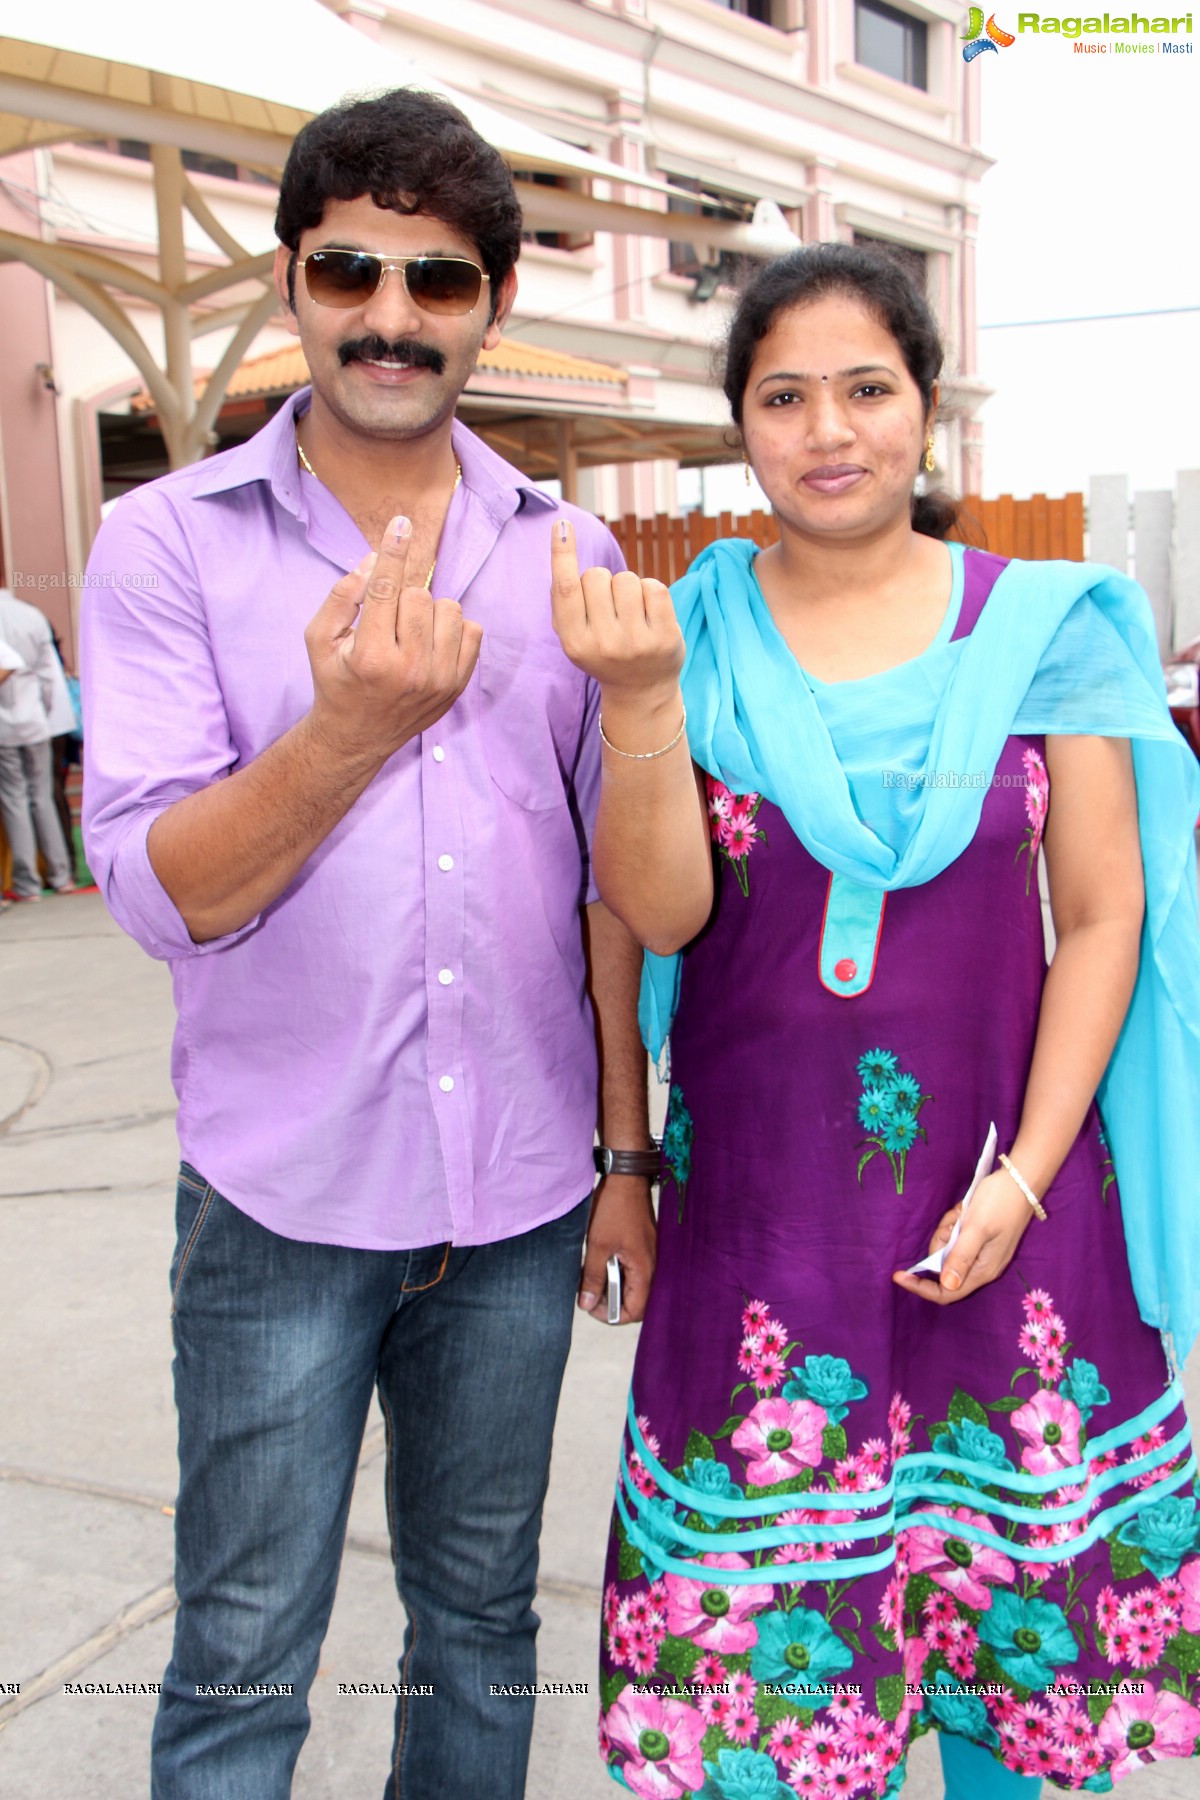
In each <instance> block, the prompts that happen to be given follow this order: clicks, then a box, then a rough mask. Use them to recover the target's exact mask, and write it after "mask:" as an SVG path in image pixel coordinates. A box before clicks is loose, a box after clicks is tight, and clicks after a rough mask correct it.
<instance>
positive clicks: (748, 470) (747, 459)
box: [742, 456, 750, 487]
mask: <svg viewBox="0 0 1200 1800" xmlns="http://www.w3.org/2000/svg"><path fill="white" fill-rule="evenodd" d="M742 461H743V463H744V464H745V467H746V486H747V487H749V486H750V458H749V457H748V456H744V457H743V458H742Z"/></svg>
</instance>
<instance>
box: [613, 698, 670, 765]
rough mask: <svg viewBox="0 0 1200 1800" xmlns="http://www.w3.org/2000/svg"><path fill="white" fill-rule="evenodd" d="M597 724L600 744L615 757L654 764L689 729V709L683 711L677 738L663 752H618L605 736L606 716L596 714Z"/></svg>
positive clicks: (665, 745)
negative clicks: (657, 757)
mask: <svg viewBox="0 0 1200 1800" xmlns="http://www.w3.org/2000/svg"><path fill="white" fill-rule="evenodd" d="M596 724H597V726H598V727H599V730H600V742H601V743H602V744H603V745H605V747H606V748H607V749H609V750H611V751H612V753H613V755H614V756H623V757H624V758H625V760H626V762H653V761H654V759H655V757H656V756H665V755H666V754H667V752H668V750H673V749H674V748H675V746H676V744H677V743H678V742H679V740H680V738H681V737H682V736H683V734H684V731H685V729H686V727H687V707H686V706H685V707H684V709H683V717H682V719H681V720H680V721H679V730H678V731H677V732H676V733H675V736H674V737H673V738H672V739H671V741H670V743H669V744H664V745H663V747H662V749H661V750H618V749H617V746H616V745H615V744H614V743H613V741H612V739H611V738H609V737H606V736H605V734H604V716H603V714H602V713H597V714H596Z"/></svg>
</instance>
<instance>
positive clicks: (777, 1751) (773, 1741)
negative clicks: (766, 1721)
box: [767, 1713, 801, 1764]
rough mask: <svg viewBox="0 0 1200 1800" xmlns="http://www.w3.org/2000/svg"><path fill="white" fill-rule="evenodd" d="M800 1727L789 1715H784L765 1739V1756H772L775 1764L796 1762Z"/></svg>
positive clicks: (797, 1720)
mask: <svg viewBox="0 0 1200 1800" xmlns="http://www.w3.org/2000/svg"><path fill="white" fill-rule="evenodd" d="M800 1733H801V1725H800V1721H799V1719H797V1718H793V1716H792V1714H791V1713H785V1714H784V1716H783V1718H782V1719H779V1720H778V1721H777V1722H776V1724H775V1726H774V1727H773V1729H772V1731H771V1735H770V1737H769V1738H768V1739H767V1755H768V1756H773V1757H774V1758H775V1761H776V1762H777V1763H781V1764H782V1763H790V1762H794V1761H795V1760H796V1756H797V1753H798V1750H799V1745H800Z"/></svg>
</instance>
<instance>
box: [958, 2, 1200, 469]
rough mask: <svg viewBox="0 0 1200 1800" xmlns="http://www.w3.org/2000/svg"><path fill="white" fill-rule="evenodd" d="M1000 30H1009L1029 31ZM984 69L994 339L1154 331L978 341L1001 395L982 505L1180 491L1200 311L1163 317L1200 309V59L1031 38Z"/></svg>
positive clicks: (1199, 374) (1194, 424)
mask: <svg viewBox="0 0 1200 1800" xmlns="http://www.w3.org/2000/svg"><path fill="white" fill-rule="evenodd" d="M1146 11H1147V12H1150V11H1151V9H1150V8H1147V9H1146ZM1064 16H1065V15H1064ZM997 22H998V23H999V24H1001V25H1006V26H1007V28H1008V29H1009V30H1012V29H1013V28H1014V26H1015V15H1014V16H1013V17H1008V16H1007V15H1006V14H1005V13H1004V12H999V13H998V15H997ZM1091 41H1093V42H1096V41H1099V42H1104V41H1106V40H1104V39H1099V40H1097V39H1093V40H1091ZM1107 41H1109V42H1115V41H1116V40H1115V39H1113V40H1107ZM1140 41H1145V40H1140ZM1176 41H1177V42H1180V43H1185V44H1195V43H1196V39H1195V38H1186V37H1183V36H1182V35H1181V36H1180V37H1179V38H1178V39H1177V40H1176ZM979 64H980V82H981V86H982V90H983V107H984V111H983V137H984V147H985V148H986V149H987V151H988V152H989V154H991V155H993V156H995V157H997V159H998V161H997V164H996V167H995V168H993V169H992V170H991V171H990V173H989V174H988V175H987V176H985V178H984V182H983V190H982V201H981V228H980V255H979V320H980V323H981V324H982V325H998V324H1006V323H1010V322H1015V321H1022V320H1037V319H1054V318H1064V317H1069V316H1075V315H1079V314H1097V313H1143V314H1150V315H1151V316H1145V317H1134V318H1125V319H1116V320H1106V321H1103V322H1100V323H1095V324H1087V325H1048V326H1037V327H1033V326H1024V327H1020V326H1017V327H1015V328H1012V329H1008V330H984V331H981V332H980V334H979V347H980V363H981V372H982V374H983V377H984V379H985V380H986V381H987V382H988V383H989V384H990V385H991V386H992V387H994V388H995V389H996V392H995V394H994V396H993V398H992V399H990V400H989V401H988V402H987V405H986V407H985V408H984V411H983V415H982V417H983V422H984V446H985V448H984V492H985V493H986V494H996V493H1004V492H1009V493H1016V494H1029V493H1033V492H1037V491H1042V492H1047V493H1063V492H1065V491H1066V490H1067V489H1070V488H1084V489H1086V485H1087V478H1088V476H1089V475H1091V474H1109V473H1116V472H1127V473H1128V474H1129V476H1130V483H1131V487H1135V488H1136V487H1143V488H1144V487H1167V486H1170V485H1172V482H1173V477H1174V472H1175V470H1176V469H1179V468H1197V467H1200V311H1193V312H1181V313H1175V314H1168V313H1165V312H1160V311H1157V309H1164V308H1169V307H1186V306H1191V307H1200V206H1198V205H1197V199H1196V180H1197V171H1198V168H1200V49H1197V50H1194V51H1193V53H1192V54H1191V55H1180V56H1174V55H1165V54H1163V53H1161V52H1158V53H1156V54H1153V55H1114V54H1113V53H1112V52H1111V51H1110V53H1109V54H1107V55H1080V54H1077V53H1075V52H1074V51H1073V49H1072V47H1071V44H1070V42H1069V41H1064V40H1057V41H1056V40H1055V39H1054V38H1052V37H1044V36H1039V37H1038V38H1036V39H1035V38H1032V37H1031V36H1030V35H1029V34H1027V33H1022V34H1021V35H1020V36H1019V37H1018V38H1017V42H1016V43H1015V44H1014V45H1013V46H1012V48H1011V49H1007V50H1001V51H1000V52H999V53H998V54H997V55H994V56H993V55H990V54H989V55H986V56H984V57H981V58H980V59H979Z"/></svg>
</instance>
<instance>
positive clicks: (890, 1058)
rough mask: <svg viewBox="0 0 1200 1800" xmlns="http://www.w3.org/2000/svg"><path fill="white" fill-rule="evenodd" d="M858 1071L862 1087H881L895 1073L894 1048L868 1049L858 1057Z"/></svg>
mask: <svg viewBox="0 0 1200 1800" xmlns="http://www.w3.org/2000/svg"><path fill="white" fill-rule="evenodd" d="M858 1073H859V1076H860V1078H861V1080H862V1083H863V1086H864V1087H882V1086H883V1085H884V1083H885V1082H886V1081H888V1080H889V1079H890V1078H891V1076H893V1075H894V1074H895V1073H896V1053H895V1051H894V1050H868V1051H867V1054H866V1055H865V1056H860V1057H859V1059H858Z"/></svg>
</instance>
